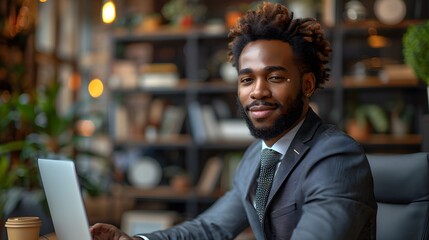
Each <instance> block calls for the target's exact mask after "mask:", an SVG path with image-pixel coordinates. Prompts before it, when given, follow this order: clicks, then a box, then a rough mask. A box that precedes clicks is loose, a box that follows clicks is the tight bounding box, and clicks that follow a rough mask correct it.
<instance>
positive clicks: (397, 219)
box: [367, 152, 429, 240]
mask: <svg viewBox="0 0 429 240" xmlns="http://www.w3.org/2000/svg"><path fill="white" fill-rule="evenodd" d="M367 157H368V161H369V164H370V166H371V171H372V175H373V178H374V193H375V198H376V201H377V205H378V212H377V240H395V239H397V240H409V239H415V240H425V239H429V230H428V227H429V154H428V153H425V152H420V153H412V154H402V155H372V154H369V155H367Z"/></svg>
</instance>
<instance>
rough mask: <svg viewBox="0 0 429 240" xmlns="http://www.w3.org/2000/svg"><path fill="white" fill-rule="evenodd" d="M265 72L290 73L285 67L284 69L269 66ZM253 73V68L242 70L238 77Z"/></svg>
mask: <svg viewBox="0 0 429 240" xmlns="http://www.w3.org/2000/svg"><path fill="white" fill-rule="evenodd" d="M264 70H265V71H267V72H275V71H284V72H288V70H287V69H286V68H285V67H282V66H267V67H265V68H264ZM252 72H253V70H252V69H251V68H243V69H240V70H239V71H238V75H241V74H248V73H252Z"/></svg>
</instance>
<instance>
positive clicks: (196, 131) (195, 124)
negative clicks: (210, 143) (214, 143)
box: [188, 101, 207, 143]
mask: <svg viewBox="0 0 429 240" xmlns="http://www.w3.org/2000/svg"><path fill="white" fill-rule="evenodd" d="M188 114H189V123H190V125H191V132H192V137H193V138H194V141H195V142H197V143H203V142H206V141H207V133H206V129H205V126H204V121H203V115H202V113H201V106H200V103H199V102H197V101H193V102H191V103H189V105H188Z"/></svg>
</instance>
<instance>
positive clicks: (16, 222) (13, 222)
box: [5, 217, 42, 227]
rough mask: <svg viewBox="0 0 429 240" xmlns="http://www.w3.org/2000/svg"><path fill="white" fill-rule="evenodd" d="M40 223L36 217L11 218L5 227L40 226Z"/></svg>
mask: <svg viewBox="0 0 429 240" xmlns="http://www.w3.org/2000/svg"><path fill="white" fill-rule="evenodd" d="M41 224H42V221H41V220H40V219H39V218H38V217H13V218H8V219H7V221H6V224H5V227H8V226H9V227H28V226H40V225H41Z"/></svg>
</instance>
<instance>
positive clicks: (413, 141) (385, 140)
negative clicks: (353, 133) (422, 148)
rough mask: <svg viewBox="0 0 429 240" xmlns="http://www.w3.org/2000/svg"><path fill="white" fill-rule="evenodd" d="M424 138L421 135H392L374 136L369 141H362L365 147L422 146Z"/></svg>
mask: <svg viewBox="0 0 429 240" xmlns="http://www.w3.org/2000/svg"><path fill="white" fill-rule="evenodd" d="M421 143H422V136H421V135H419V134H407V135H404V136H396V135H392V134H372V135H371V136H370V137H369V138H368V139H367V140H364V141H361V144H363V145H392V146H395V145H420V144H421Z"/></svg>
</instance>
